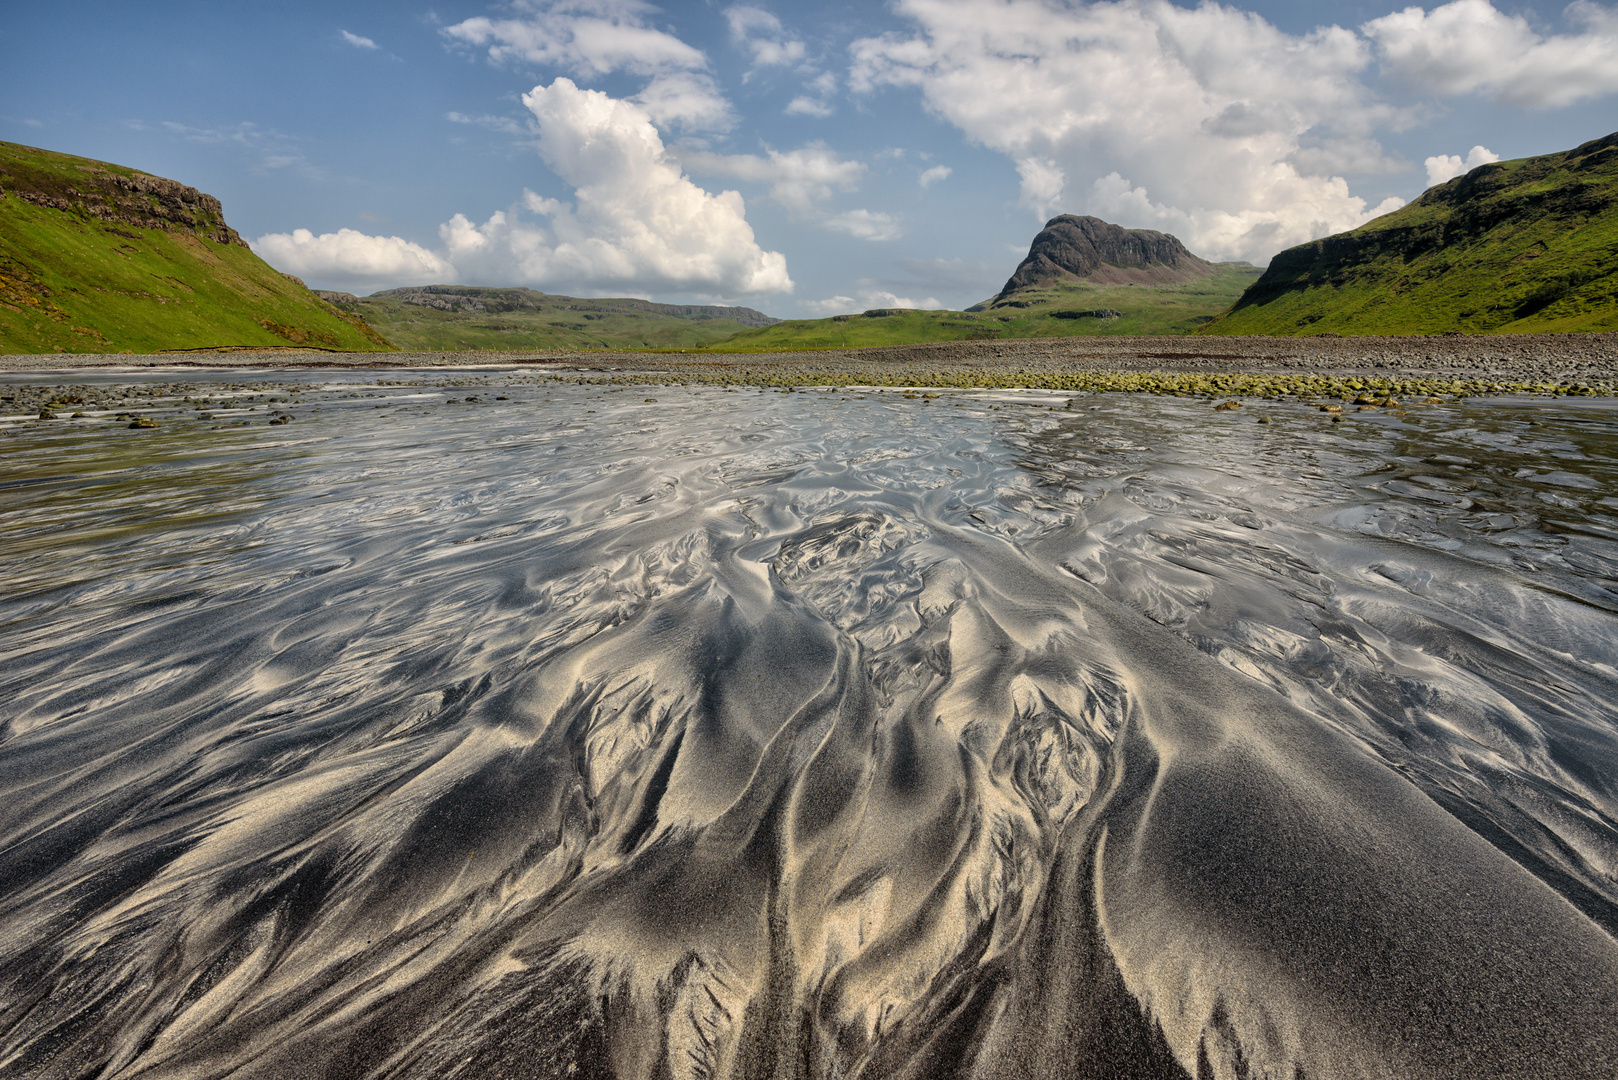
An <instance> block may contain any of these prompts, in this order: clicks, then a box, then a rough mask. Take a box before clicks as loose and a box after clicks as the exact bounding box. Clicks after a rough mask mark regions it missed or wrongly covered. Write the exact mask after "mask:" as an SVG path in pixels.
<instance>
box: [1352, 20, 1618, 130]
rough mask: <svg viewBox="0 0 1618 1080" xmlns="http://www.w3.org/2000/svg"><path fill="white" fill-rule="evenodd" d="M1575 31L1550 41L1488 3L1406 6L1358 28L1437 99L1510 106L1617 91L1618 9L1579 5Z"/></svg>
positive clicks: (1389, 66)
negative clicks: (1483, 98)
mask: <svg viewBox="0 0 1618 1080" xmlns="http://www.w3.org/2000/svg"><path fill="white" fill-rule="evenodd" d="M1567 17H1568V20H1569V21H1570V22H1572V23H1573V24H1575V25H1576V26H1578V27H1580V32H1579V33H1575V34H1554V35H1551V36H1550V37H1546V36H1543V35H1541V34H1540V33H1539V32H1537V31H1536V30H1535V29H1534V28H1533V27H1532V26H1531V25H1530V24H1529V22H1528V20H1527V19H1525V18H1523V17H1522V16H1521V15H1508V14H1506V13H1505V12H1503V11H1500V10H1499V9H1498V8H1496V7H1495V6H1494V5H1493V4H1492V3H1490V2H1489V0H1453V2H1452V3H1448V4H1444V5H1443V6H1441V7H1436V8H1434V9H1433V10H1432V11H1425V10H1423V9H1422V8H1419V7H1407V8H1405V9H1404V10H1403V11H1396V12H1394V13H1393V14H1391V15H1384V16H1382V17H1381V18H1380V19H1373V20H1371V21H1370V22H1368V23H1366V24H1365V25H1364V26H1363V27H1362V28H1361V29H1362V30H1363V31H1364V33H1365V34H1366V36H1367V37H1369V38H1370V39H1371V40H1372V41H1374V42H1375V43H1376V47H1377V52H1378V54H1379V56H1380V57H1381V60H1382V66H1383V70H1385V71H1387V72H1388V73H1389V74H1391V75H1393V76H1394V77H1395V78H1398V79H1400V80H1402V81H1404V82H1405V83H1407V84H1410V85H1412V86H1415V87H1417V88H1420V89H1422V90H1427V91H1431V92H1433V93H1437V94H1447V95H1458V94H1470V93H1481V94H1484V95H1487V96H1488V97H1490V98H1492V99H1494V100H1495V101H1500V102H1504V103H1506V104H1508V105H1520V106H1525V107H1528V108H1548V107H1552V106H1560V105H1569V104H1572V103H1573V102H1575V101H1580V100H1583V99H1585V98H1590V97H1596V96H1599V95H1602V94H1611V93H1614V92H1615V91H1618V11H1615V10H1614V9H1612V8H1607V7H1602V6H1601V5H1599V4H1594V3H1590V2H1589V0H1577V2H1575V3H1573V4H1571V5H1569V6H1568V8H1567Z"/></svg>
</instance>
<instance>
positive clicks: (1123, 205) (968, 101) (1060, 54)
mask: <svg viewBox="0 0 1618 1080" xmlns="http://www.w3.org/2000/svg"><path fill="white" fill-rule="evenodd" d="M895 10H896V11H897V12H898V13H899V14H900V15H901V16H903V17H905V18H907V19H909V20H910V21H911V22H912V23H913V24H914V25H915V29H914V30H913V31H912V32H905V33H889V34H884V35H881V36H879V37H871V38H864V39H861V40H859V41H856V42H854V43H853V45H852V46H851V47H850V48H851V51H852V55H853V66H852V70H851V79H850V84H851V86H853V88H854V89H855V90H856V91H866V92H869V91H873V90H875V89H877V88H880V87H884V86H891V87H914V88H916V89H917V90H919V91H920V93H921V94H922V96H923V100H924V101H925V103H926V104H927V106H928V107H929V108H930V109H931V110H932V111H933V112H935V113H936V114H938V115H939V116H941V117H943V118H944V119H946V120H948V121H949V122H950V123H952V124H954V125H955V126H956V127H958V128H959V129H960V130H961V131H962V132H964V133H965V134H966V135H967V137H968V138H970V139H972V140H973V141H974V142H977V143H979V144H981V145H983V146H986V147H988V148H990V149H992V150H995V151H998V152H1000V153H1002V154H1004V155H1005V156H1006V157H1007V158H1009V159H1010V160H1011V162H1012V163H1013V164H1014V165H1015V166H1016V168H1017V170H1018V173H1019V175H1020V177H1021V181H1022V198H1023V202H1024V203H1025V204H1026V205H1027V206H1028V207H1029V208H1030V209H1032V210H1033V211H1034V212H1035V213H1037V214H1038V215H1040V216H1041V217H1043V216H1046V215H1047V214H1049V213H1052V212H1057V211H1068V212H1076V213H1086V212H1087V213H1095V214H1098V215H1099V216H1102V217H1110V218H1112V219H1113V220H1118V221H1120V223H1121V224H1126V225H1131V226H1137V227H1141V226H1144V227H1150V228H1159V229H1164V230H1166V231H1170V232H1174V233H1176V234H1177V235H1179V236H1180V238H1181V239H1182V240H1184V241H1185V242H1186V244H1187V245H1188V246H1190V247H1191V249H1192V250H1193V251H1196V252H1197V253H1198V254H1200V255H1203V256H1205V257H1211V258H1245V259H1255V260H1259V261H1262V260H1265V259H1268V258H1269V256H1270V255H1272V254H1273V253H1274V252H1275V251H1277V250H1279V249H1281V248H1284V247H1288V246H1290V245H1292V244H1296V243H1301V242H1303V241H1306V240H1309V239H1312V238H1313V237H1316V236H1320V235H1323V234H1325V233H1328V232H1335V231H1339V230H1342V229H1348V228H1352V227H1354V226H1356V225H1359V224H1361V223H1362V222H1364V221H1366V220H1368V219H1369V218H1370V217H1371V216H1373V215H1374V214H1375V213H1377V212H1381V211H1384V209H1385V208H1388V207H1389V204H1388V203H1384V204H1383V205H1382V206H1379V207H1376V208H1371V207H1368V206H1367V205H1366V201H1365V200H1364V199H1362V198H1359V197H1358V196H1356V195H1354V194H1353V193H1352V192H1351V191H1350V190H1349V188H1348V184H1347V183H1346V182H1345V181H1344V180H1343V179H1342V178H1341V177H1340V176H1334V175H1331V174H1330V173H1322V172H1317V171H1315V170H1316V169H1317V168H1319V167H1320V166H1322V165H1324V164H1328V163H1331V162H1334V161H1336V160H1339V158H1340V157H1342V155H1338V154H1334V153H1333V152H1332V148H1333V147H1334V145H1335V144H1338V143H1348V144H1350V145H1351V146H1352V153H1351V154H1350V155H1348V156H1350V157H1352V158H1355V159H1361V160H1368V161H1378V160H1382V159H1384V158H1385V156H1386V155H1382V154H1381V152H1380V147H1378V146H1377V145H1376V144H1375V142H1374V140H1373V139H1371V138H1370V136H1369V133H1370V132H1371V131H1372V130H1373V129H1374V128H1375V127H1376V126H1377V125H1379V124H1386V123H1390V122H1392V121H1394V120H1396V119H1397V114H1396V111H1395V110H1393V109H1392V108H1390V107H1389V106H1387V105H1385V104H1382V103H1380V102H1379V101H1378V100H1377V99H1376V98H1375V96H1374V95H1373V94H1372V93H1371V92H1370V91H1369V90H1368V89H1367V87H1366V85H1365V81H1364V73H1365V71H1366V70H1367V69H1368V68H1369V67H1370V65H1371V63H1372V61H1373V49H1372V46H1371V43H1370V42H1369V41H1367V40H1366V39H1365V38H1363V37H1361V36H1360V35H1358V34H1356V33H1355V32H1354V31H1352V30H1345V29H1342V28H1339V27H1325V28H1321V29H1318V30H1315V31H1313V32H1311V33H1308V34H1303V35H1294V34H1289V33H1286V32H1284V31H1282V30H1280V29H1278V28H1276V27H1275V26H1273V25H1271V24H1270V23H1269V22H1267V21H1266V20H1265V19H1263V18H1262V17H1260V16H1258V15H1256V14H1253V13H1250V12H1245V11H1241V10H1239V9H1236V8H1233V7H1225V6H1223V5H1220V4H1216V3H1204V4H1202V5H1200V6H1198V7H1195V8H1188V7H1181V6H1178V5H1176V4H1172V3H1169V2H1167V0H1098V2H1093V3H1084V4H1072V3H1066V2H1062V0H897V3H896V4H895Z"/></svg>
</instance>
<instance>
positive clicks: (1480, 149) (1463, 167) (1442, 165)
mask: <svg viewBox="0 0 1618 1080" xmlns="http://www.w3.org/2000/svg"><path fill="white" fill-rule="evenodd" d="M1499 160H1500V155H1499V154H1497V153H1495V152H1494V151H1493V150H1490V149H1489V148H1488V147H1487V146H1474V147H1472V150H1471V152H1470V153H1469V154H1467V155H1466V157H1464V158H1463V157H1461V156H1460V155H1459V154H1438V155H1436V156H1434V157H1430V158H1428V159H1427V186H1428V187H1432V186H1433V185H1434V184H1442V183H1443V182H1444V181H1445V180H1449V179H1451V178H1452V177H1456V176H1460V175H1461V174H1462V173H1469V172H1471V171H1472V170H1473V169H1475V168H1477V167H1478V166H1479V165H1487V164H1489V162H1491V161H1499Z"/></svg>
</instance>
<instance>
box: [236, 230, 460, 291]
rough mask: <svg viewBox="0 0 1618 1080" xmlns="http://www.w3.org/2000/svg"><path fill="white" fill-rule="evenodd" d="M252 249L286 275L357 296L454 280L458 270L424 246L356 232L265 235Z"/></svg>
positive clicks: (297, 231) (304, 232) (255, 242)
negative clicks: (332, 286) (351, 291)
mask: <svg viewBox="0 0 1618 1080" xmlns="http://www.w3.org/2000/svg"><path fill="white" fill-rule="evenodd" d="M253 250H254V251H255V252H257V253H258V255H259V257H260V258H262V259H263V260H264V261H265V262H267V263H269V264H270V265H271V266H273V267H275V268H276V269H277V270H280V271H282V272H283V273H287V274H296V275H297V276H298V277H301V278H304V279H306V280H313V281H317V282H320V283H321V284H324V285H336V286H340V287H342V288H344V289H350V290H354V291H361V292H371V291H374V290H375V289H381V288H388V287H391V286H398V285H436V284H442V283H444V282H449V281H454V280H455V268H454V267H453V266H451V265H450V263H449V262H448V261H446V260H445V259H443V258H442V257H440V256H439V255H437V254H435V253H433V252H431V251H428V250H427V249H426V248H424V247H422V246H421V245H420V244H414V243H411V242H410V241H409V240H406V239H404V238H402V237H398V236H368V235H367V234H365V233H362V232H356V231H355V230H353V229H338V230H337V231H336V232H334V233H321V234H320V235H319V236H316V235H315V234H314V233H312V232H310V231H309V230H308V229H294V230H292V231H291V232H290V233H266V234H265V235H263V236H261V237H259V238H258V239H257V240H254V241H253Z"/></svg>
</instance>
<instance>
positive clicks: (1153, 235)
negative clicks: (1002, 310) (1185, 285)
mask: <svg viewBox="0 0 1618 1080" xmlns="http://www.w3.org/2000/svg"><path fill="white" fill-rule="evenodd" d="M1213 272H1214V266H1213V264H1212V263H1209V262H1206V261H1204V260H1202V259H1199V258H1197V257H1196V256H1195V255H1193V254H1191V252H1189V251H1187V250H1186V248H1185V245H1184V244H1182V243H1180V241H1179V240H1177V239H1176V238H1175V237H1173V236H1170V235H1169V234H1168V233H1160V232H1153V231H1152V230H1150V229H1126V228H1124V227H1123V226H1121V225H1113V224H1111V223H1110V222H1106V221H1102V220H1101V219H1100V218H1096V217H1078V216H1076V215H1074V214H1062V215H1060V216H1059V217H1053V218H1051V220H1049V221H1047V222H1046V223H1045V227H1044V228H1043V229H1041V230H1040V233H1039V235H1038V236H1036V237H1034V242H1033V244H1032V246H1030V247H1029V249H1028V257H1027V258H1025V259H1023V261H1022V263H1021V264H1019V265H1018V267H1017V269H1016V272H1015V273H1013V274H1012V275H1011V278H1010V280H1008V281H1007V282H1006V286H1005V288H1003V289H1001V290H1000V296H1001V297H1004V296H1007V295H1009V294H1011V293H1014V292H1017V291H1019V290H1021V289H1029V288H1037V287H1040V286H1045V285H1054V284H1057V283H1060V282H1064V281H1084V282H1088V283H1090V284H1093V285H1173V284H1178V283H1180V282H1184V281H1195V280H1197V279H1198V278H1204V277H1207V276H1208V275H1209V274H1212V273H1213Z"/></svg>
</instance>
